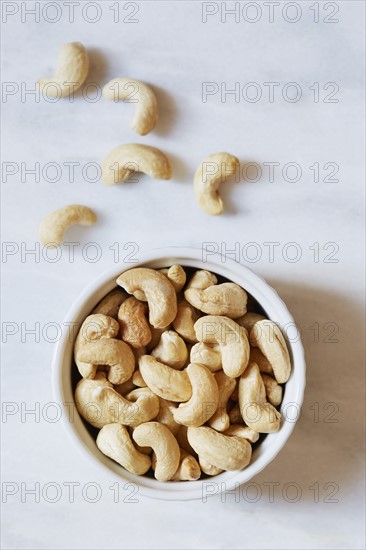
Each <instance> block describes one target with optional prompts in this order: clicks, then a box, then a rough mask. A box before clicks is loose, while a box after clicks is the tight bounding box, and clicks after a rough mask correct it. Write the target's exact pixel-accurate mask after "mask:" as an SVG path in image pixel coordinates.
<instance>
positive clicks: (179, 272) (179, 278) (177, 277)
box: [159, 265, 187, 294]
mask: <svg viewBox="0 0 366 550" xmlns="http://www.w3.org/2000/svg"><path fill="white" fill-rule="evenodd" d="M159 271H160V273H162V274H163V275H165V277H168V279H169V281H170V282H171V283H172V285H173V286H174V289H175V292H176V293H177V294H178V292H180V291H181V290H182V288H183V287H184V285H185V284H186V279H187V275H186V272H185V271H184V269H183V267H182V266H181V265H172V266H171V267H169V268H168V267H163V268H162V269H159Z"/></svg>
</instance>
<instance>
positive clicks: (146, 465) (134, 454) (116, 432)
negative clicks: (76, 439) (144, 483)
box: [96, 424, 151, 476]
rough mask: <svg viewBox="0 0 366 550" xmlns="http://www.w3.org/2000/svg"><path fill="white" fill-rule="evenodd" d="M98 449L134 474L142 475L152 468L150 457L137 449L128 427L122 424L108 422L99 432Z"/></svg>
mask: <svg viewBox="0 0 366 550" xmlns="http://www.w3.org/2000/svg"><path fill="white" fill-rule="evenodd" d="M96 443H97V447H98V449H99V450H100V451H101V452H102V453H103V454H105V455H106V456H109V458H112V459H113V460H115V461H116V462H118V464H120V465H121V466H123V467H124V468H126V470H128V471H129V472H131V473H132V474H136V475H138V476H141V475H143V474H146V472H147V471H148V470H149V469H150V466H151V459H150V457H148V456H146V455H144V454H143V453H140V452H139V451H138V450H136V448H135V446H134V444H133V443H132V441H131V438H130V435H129V433H128V431H127V428H125V427H124V426H122V424H107V425H106V426H103V428H102V429H101V430H100V432H99V433H98V437H97V441H96Z"/></svg>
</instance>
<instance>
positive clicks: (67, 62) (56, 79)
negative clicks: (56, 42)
mask: <svg viewBox="0 0 366 550" xmlns="http://www.w3.org/2000/svg"><path fill="white" fill-rule="evenodd" d="M88 72H89V57H88V52H87V51H86V49H85V48H84V46H83V45H82V44H80V42H69V43H68V44H64V45H63V46H62V47H61V49H60V53H59V58H58V64H57V69H56V73H55V76H53V77H52V78H41V79H40V80H38V83H39V84H40V86H41V88H42V93H43V94H45V95H46V96H47V97H58V96H59V94H61V97H66V96H69V95H70V94H72V93H73V92H74V91H75V90H77V89H78V88H80V86H82V85H83V84H84V82H85V80H86V77H87V76H88Z"/></svg>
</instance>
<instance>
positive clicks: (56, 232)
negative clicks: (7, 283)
mask: <svg viewBox="0 0 366 550" xmlns="http://www.w3.org/2000/svg"><path fill="white" fill-rule="evenodd" d="M88 72H89V57H88V52H87V50H86V48H85V47H84V46H83V45H82V44H80V42H70V43H67V44H64V45H63V46H62V47H61V50H60V54H59V60H58V66H57V69H56V71H55V75H54V76H53V77H50V78H41V79H40V80H38V84H39V86H40V89H41V91H42V93H43V94H44V95H45V96H47V97H57V96H60V97H66V96H69V95H70V94H72V93H74V92H75V91H76V90H78V89H79V88H80V87H81V86H82V85H83V84H84V82H85V80H86V78H87V76H88ZM102 96H103V97H104V98H105V99H107V100H112V101H114V102H116V103H117V102H119V101H123V102H130V103H135V105H136V106H135V111H134V116H133V120H132V129H133V130H134V131H135V132H136V133H137V134H139V135H140V136H145V135H147V134H148V133H150V132H151V131H152V130H153V129H154V128H155V125H156V123H157V121H158V102H157V99H156V95H155V93H154V91H153V90H152V88H151V87H150V86H148V85H147V84H146V83H144V82H141V81H140V80H136V79H135V78H128V77H121V78H114V79H113V80H111V81H109V82H108V83H107V84H105V86H104V87H103V90H102ZM238 169H239V160H238V159H237V158H236V157H234V156H233V155H230V154H229V153H225V152H223V153H216V154H213V155H209V156H208V157H206V158H205V159H204V160H203V161H202V163H201V164H200V165H199V167H198V168H197V170H196V173H195V175H194V178H193V183H194V194H195V197H196V200H197V203H198V205H199V206H200V207H201V208H202V210H203V211H204V212H206V213H207V214H211V215H218V214H221V213H222V212H223V210H224V205H223V201H222V199H221V197H220V195H219V192H218V188H219V185H220V183H221V182H223V181H226V179H227V178H228V177H230V176H232V175H233V174H235V173H236V172H237V170H238ZM135 172H143V173H144V174H147V175H149V176H150V177H152V178H154V179H162V180H169V179H171V177H172V168H171V164H170V162H169V159H168V157H167V156H166V155H165V154H164V153H163V152H162V151H161V150H160V149H157V148H156V147H152V146H150V145H145V144H142V143H127V144H122V145H118V146H117V147H115V148H114V149H113V150H112V151H110V152H109V153H108V154H107V155H106V157H105V158H104V160H103V162H102V173H101V175H102V180H103V182H104V183H105V184H106V185H114V184H116V183H120V182H124V181H126V180H127V179H128V178H129V177H130V176H131V175H132V174H133V173H135ZM96 219H97V218H96V215H95V213H94V212H93V211H92V210H91V209H90V208H88V207H86V206H83V205H75V204H70V205H67V206H64V207H62V208H60V209H58V210H56V211H54V212H51V213H50V214H49V215H48V216H47V217H46V218H45V219H44V220H43V221H42V223H41V227H40V232H39V233H40V235H39V236H40V240H41V242H42V243H43V244H45V245H49V244H57V245H61V244H63V242H64V232H65V231H66V229H68V228H69V227H70V226H71V225H73V224H80V225H91V224H93V223H95V222H96Z"/></svg>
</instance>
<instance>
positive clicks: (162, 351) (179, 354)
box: [151, 330, 188, 370]
mask: <svg viewBox="0 0 366 550" xmlns="http://www.w3.org/2000/svg"><path fill="white" fill-rule="evenodd" d="M151 355H152V356H153V357H155V359H157V360H158V361H160V362H161V363H165V364H166V365H169V367H173V369H177V370H180V369H182V368H183V367H184V365H185V364H186V362H187V358H188V350H187V346H186V344H185V342H184V340H183V338H181V337H180V336H179V334H177V333H176V332H174V330H167V331H165V332H163V333H162V335H161V337H160V341H159V343H158V345H157V346H156V347H155V348H154V349H153V350H152V352H151Z"/></svg>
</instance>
